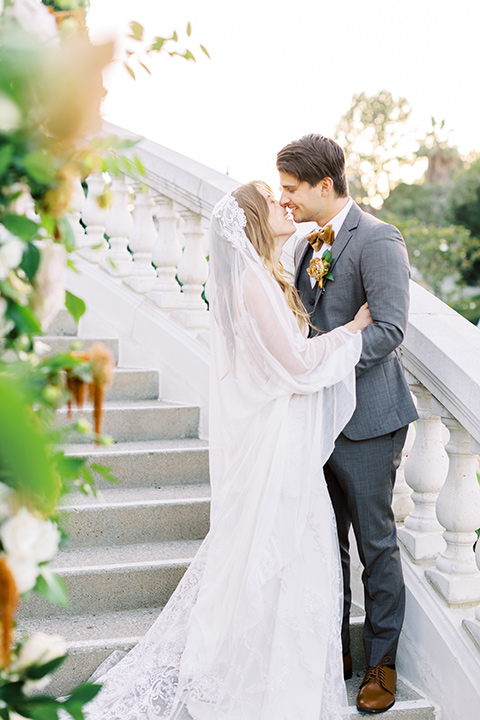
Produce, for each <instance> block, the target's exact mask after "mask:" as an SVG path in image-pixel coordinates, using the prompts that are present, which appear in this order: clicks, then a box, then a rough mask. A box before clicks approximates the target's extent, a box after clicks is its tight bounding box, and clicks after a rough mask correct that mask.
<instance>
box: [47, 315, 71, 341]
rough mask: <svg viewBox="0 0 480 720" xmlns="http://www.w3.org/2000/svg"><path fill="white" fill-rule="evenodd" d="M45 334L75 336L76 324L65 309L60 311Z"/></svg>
mask: <svg viewBox="0 0 480 720" xmlns="http://www.w3.org/2000/svg"><path fill="white" fill-rule="evenodd" d="M47 334H48V335H50V336H52V335H61V336H68V337H72V336H75V335H76V334H77V324H76V322H75V320H74V319H73V317H72V316H71V315H70V313H69V312H68V310H67V309H66V308H63V309H62V310H60V312H58V313H57V315H56V316H55V317H54V318H53V320H52V322H51V323H50V325H49V326H48V328H47Z"/></svg>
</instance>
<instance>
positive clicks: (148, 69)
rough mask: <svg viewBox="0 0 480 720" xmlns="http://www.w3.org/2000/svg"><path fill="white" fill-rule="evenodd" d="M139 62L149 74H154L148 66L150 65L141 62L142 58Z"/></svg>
mask: <svg viewBox="0 0 480 720" xmlns="http://www.w3.org/2000/svg"><path fill="white" fill-rule="evenodd" d="M138 63H139V65H140V66H141V67H142V68H143V69H144V70H145V71H146V72H147V73H148V74H149V75H151V74H152V72H151V70H150V68H148V67H147V66H146V65H145V63H143V62H141V61H140V60H139V61H138Z"/></svg>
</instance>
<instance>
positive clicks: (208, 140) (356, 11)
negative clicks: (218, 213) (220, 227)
mask: <svg viewBox="0 0 480 720" xmlns="http://www.w3.org/2000/svg"><path fill="white" fill-rule="evenodd" d="M131 20H136V21H138V22H140V23H142V24H143V25H144V26H145V30H146V35H147V37H148V39H150V38H152V37H154V36H156V35H161V36H165V35H169V34H171V32H172V31H173V30H177V32H178V34H179V36H180V38H181V40H182V41H185V42H183V44H181V43H179V46H180V47H179V49H180V48H185V47H188V48H189V49H190V50H192V52H193V53H194V54H195V55H196V57H197V63H196V64H195V63H193V62H186V61H184V60H182V59H180V58H169V57H168V56H166V55H164V54H163V53H162V54H161V55H160V56H157V55H156V54H152V55H151V56H150V57H149V59H148V60H147V64H148V66H149V68H150V69H151V71H152V76H149V75H147V74H146V73H145V72H144V71H143V70H142V69H141V68H138V72H137V66H136V65H135V63H134V62H133V63H132V66H133V67H134V68H135V71H136V75H137V80H136V82H134V81H133V80H132V79H131V78H130V77H129V75H128V74H127V72H126V70H125V69H124V68H123V67H122V66H121V63H120V62H119V63H117V65H116V66H112V67H111V68H110V69H109V70H108V71H107V73H106V77H105V84H106V87H107V89H108V96H107V98H106V100H105V101H104V117H105V118H106V119H107V120H110V121H111V122H113V123H116V124H118V125H121V126H123V127H126V128H128V129H130V130H133V131H135V132H138V133H140V134H142V135H145V136H147V137H149V138H151V139H152V140H156V141H157V142H159V143H161V144H162V145H165V146H167V147H169V148H172V149H173V150H176V151H178V152H180V153H182V154H184V155H187V156H189V157H192V158H194V159H195V160H198V161H200V162H202V163H204V164H206V165H209V166H210V167H213V168H215V169H217V170H219V171H221V172H226V171H227V169H228V172H229V174H230V175H231V176H232V177H234V178H236V179H237V180H240V181H242V182H246V181H248V180H252V179H256V178H262V179H266V180H267V181H269V182H270V183H273V184H274V187H275V188H276V187H277V184H278V179H277V175H276V171H275V158H276V153H277V152H278V150H279V149H280V148H281V147H283V146H284V145H285V144H286V143H288V142H290V141H291V140H295V139H297V138H299V137H300V136H301V135H303V134H305V133H308V132H320V133H322V134H324V135H330V136H332V135H333V134H334V131H335V127H336V125H337V122H338V120H339V118H340V116H341V115H342V114H343V113H344V112H346V111H347V110H348V108H349V107H350V104H351V99H352V96H353V95H354V94H355V93H359V92H361V91H365V92H367V94H374V93H376V92H378V91H380V90H382V89H387V90H389V91H390V92H391V93H392V94H393V95H394V96H395V97H398V96H400V95H401V96H404V97H405V98H406V99H407V100H408V101H409V103H410V105H411V107H412V109H413V112H412V120H411V126H410V128H411V132H412V137H416V138H418V139H421V138H422V137H424V136H425V133H426V132H427V131H428V129H429V128H430V118H431V116H432V115H433V116H434V117H435V118H436V119H437V120H441V119H445V121H446V126H447V128H448V129H451V130H452V133H451V136H450V139H451V142H452V143H453V144H456V145H457V146H458V147H459V149H460V152H461V153H462V154H467V153H469V152H470V151H472V150H476V151H480V43H479V40H478V36H479V28H480V3H479V2H478V0H456V2H452V1H451V0H448V2H447V0H360V1H359V0H329V1H328V2H326V1H325V0H91V9H90V11H89V16H88V24H89V27H90V31H91V38H92V40H93V41H94V42H98V41H100V40H104V39H112V38H115V39H116V41H117V56H119V57H124V54H123V53H124V50H125V47H126V43H127V42H128V45H129V46H130V47H131V48H132V49H137V43H134V42H132V41H125V36H126V35H127V32H128V23H129V21H131ZM188 21H190V22H191V24H192V36H191V37H190V38H186V33H185V28H186V25H187V22H188ZM200 43H201V44H203V45H205V46H206V47H207V48H208V51H209V53H210V55H211V60H208V59H207V58H206V57H205V56H204V55H203V53H202V52H201V51H200V49H199V44H200ZM138 47H139V46H138Z"/></svg>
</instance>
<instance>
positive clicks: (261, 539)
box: [87, 182, 371, 720]
mask: <svg viewBox="0 0 480 720" xmlns="http://www.w3.org/2000/svg"><path fill="white" fill-rule="evenodd" d="M294 231H295V226H294V224H293V222H292V221H291V220H290V219H289V218H287V217H286V216H285V213H284V210H283V208H281V207H280V205H279V204H278V203H277V202H275V200H274V198H273V193H272V191H271V190H270V188H268V186H266V185H265V184H263V183H260V182H256V183H249V184H247V185H243V186H241V187H239V188H237V189H236V190H235V191H234V192H233V193H232V194H231V195H227V196H226V197H224V198H223V199H222V200H221V201H220V202H219V203H218V204H217V205H216V207H215V209H214V211H213V218H212V224H211V232H210V285H209V288H210V290H209V294H210V298H211V299H210V317H211V330H210V337H211V392H210V395H211V401H210V417H211V421H210V477H211V487H212V507H211V529H210V532H209V533H208V535H207V537H206V538H205V541H204V542H203V544H202V546H201V548H200V550H199V552H198V554H197V555H196V557H195V559H194V560H193V562H192V564H191V566H190V568H189V569H188V571H187V572H186V574H185V575H184V577H183V579H182V581H181V582H180V584H179V586H178V588H177V590H176V591H175V592H174V594H173V595H172V597H171V598H170V600H169V602H168V604H167V605H166V607H165V608H164V610H163V611H162V612H161V614H160V615H159V617H158V619H157V620H156V622H155V623H154V625H153V626H152V627H151V629H150V630H149V632H148V633H147V634H146V635H145V637H144V638H143V639H142V640H141V642H140V643H139V644H138V645H137V646H136V647H135V648H134V649H133V650H132V651H131V652H130V653H129V654H128V655H126V656H125V657H124V659H123V660H121V661H120V662H119V663H118V664H116V665H114V666H113V667H112V668H110V669H109V670H108V671H107V672H106V673H105V674H104V675H103V676H102V677H101V678H100V682H102V683H103V684H104V687H103V689H102V691H101V692H100V693H99V695H98V696H97V697H96V698H95V699H94V700H93V701H92V702H91V703H90V704H89V705H88V706H87V718H88V720H113V719H115V720H120V719H121V720H137V719H138V720H140V719H142V720H153V719H154V718H155V720H158V719H161V720H167V719H168V720H336V719H337V718H338V717H339V715H340V713H341V707H342V706H344V705H345V704H346V697H345V686H344V682H343V664H342V651H341V642H340V621H341V606H342V597H341V596H342V590H341V579H340V575H341V574H340V561H339V553H338V548H337V539H336V532H335V519H334V515H333V510H332V507H331V504H330V499H329V495H328V492H327V489H326V486H325V481H324V478H323V471H322V467H323V465H324V463H325V461H326V460H327V458H328V457H329V455H330V454H331V452H332V450H333V447H334V441H335V438H336V437H337V436H338V434H339V433H340V431H341V430H342V428H343V427H344V426H345V425H346V423H347V422H348V420H349V418H350V417H351V415H352V413H353V410H354V407H355V377H354V367H355V365H356V363H357V362H358V360H359V358H360V352H361V347H362V337H361V333H360V331H361V330H362V329H363V328H364V327H366V326H367V325H368V324H369V323H370V322H371V317H370V313H369V311H368V308H367V306H363V307H362V308H360V310H359V312H358V313H357V315H356V316H355V318H354V319H353V320H352V321H351V322H349V323H348V324H347V325H345V326H344V327H341V328H337V329H336V330H333V331H332V332H330V333H327V334H324V335H320V336H318V337H315V338H311V339H307V338H306V334H307V333H306V330H307V323H308V319H307V317H308V316H307V314H306V312H305V310H304V309H303V307H302V305H301V302H300V300H299V297H298V295H297V294H296V291H295V289H294V288H293V287H292V286H291V285H290V284H289V283H288V281H287V280H286V278H285V276H284V275H283V273H282V269H281V265H280V264H279V259H280V253H281V249H282V246H283V244H284V243H285V242H286V240H287V239H288V238H289V237H290V236H291V235H292V234H293V233H294Z"/></svg>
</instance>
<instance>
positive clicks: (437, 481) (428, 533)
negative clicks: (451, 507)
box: [398, 384, 448, 562]
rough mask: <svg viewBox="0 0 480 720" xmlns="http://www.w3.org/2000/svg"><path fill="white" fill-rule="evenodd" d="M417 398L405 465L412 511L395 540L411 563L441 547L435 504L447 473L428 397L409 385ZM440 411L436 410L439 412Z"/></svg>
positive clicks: (437, 419) (421, 389)
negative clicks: (399, 543) (411, 438)
mask: <svg viewBox="0 0 480 720" xmlns="http://www.w3.org/2000/svg"><path fill="white" fill-rule="evenodd" d="M412 389H413V392H414V394H415V396H416V398H417V411H418V415H419V419H418V420H417V429H416V438H415V443H414V445H413V448H412V450H411V452H410V454H409V456H408V458H407V461H406V463H405V480H406V482H407V484H408V485H409V486H410V487H411V488H412V490H413V492H412V496H411V497H412V501H413V503H414V508H413V510H412V511H411V513H410V514H409V515H408V516H407V517H406V518H405V522H404V527H403V528H399V530H398V537H399V538H400V540H401V541H402V543H403V545H404V546H405V547H406V549H407V550H408V552H409V553H410V555H411V556H412V559H413V560H414V562H425V561H427V560H433V558H435V557H436V556H437V555H438V553H440V552H442V550H443V549H444V548H445V543H444V541H443V539H442V529H443V528H442V527H441V525H440V524H439V522H438V520H437V517H436V514H435V503H436V501H437V497H438V493H439V492H440V490H441V488H442V486H443V484H444V482H445V478H446V475H447V471H448V458H447V455H446V452H445V448H444V444H443V440H442V432H443V426H442V422H441V419H440V417H439V416H438V414H435V413H434V412H433V409H432V400H433V398H432V395H431V393H430V392H429V391H428V390H427V389H426V388H425V387H424V386H423V385H420V384H415V385H414V386H413V388H412ZM439 412H440V409H439Z"/></svg>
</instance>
